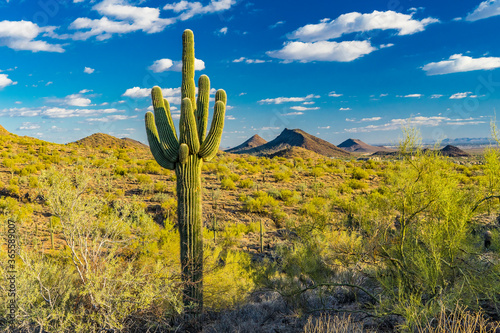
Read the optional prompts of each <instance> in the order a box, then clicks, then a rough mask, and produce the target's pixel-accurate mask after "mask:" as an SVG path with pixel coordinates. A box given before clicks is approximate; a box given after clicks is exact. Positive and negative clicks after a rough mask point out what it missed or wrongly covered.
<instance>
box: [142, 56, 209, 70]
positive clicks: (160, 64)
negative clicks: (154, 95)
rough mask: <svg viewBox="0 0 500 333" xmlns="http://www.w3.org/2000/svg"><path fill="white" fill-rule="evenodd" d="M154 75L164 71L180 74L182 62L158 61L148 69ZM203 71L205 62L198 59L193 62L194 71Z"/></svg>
mask: <svg viewBox="0 0 500 333" xmlns="http://www.w3.org/2000/svg"><path fill="white" fill-rule="evenodd" d="M148 68H149V69H150V70H152V71H153V72H155V73H161V72H166V71H172V72H180V71H182V60H179V61H174V60H171V59H167V58H165V59H159V60H156V61H155V62H154V63H153V64H152V65H151V66H149V67H148ZM204 69H205V62H204V61H203V60H200V59H195V60H194V70H195V71H201V70H204Z"/></svg>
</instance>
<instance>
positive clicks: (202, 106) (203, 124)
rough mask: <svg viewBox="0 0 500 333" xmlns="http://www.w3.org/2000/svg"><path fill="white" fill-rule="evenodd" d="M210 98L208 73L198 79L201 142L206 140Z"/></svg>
mask: <svg viewBox="0 0 500 333" xmlns="http://www.w3.org/2000/svg"><path fill="white" fill-rule="evenodd" d="M209 98H210V79H209V78H208V76H206V75H202V76H200V78H199V80H198V100H197V102H196V111H195V114H194V115H195V118H196V126H197V127H198V138H199V139H200V144H202V143H203V141H204V140H205V135H206V133H207V122H208V100H209Z"/></svg>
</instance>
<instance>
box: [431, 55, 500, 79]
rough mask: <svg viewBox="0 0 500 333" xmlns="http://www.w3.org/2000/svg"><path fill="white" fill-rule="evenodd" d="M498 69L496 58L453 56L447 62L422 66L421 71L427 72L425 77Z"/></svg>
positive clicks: (499, 60) (498, 60)
mask: <svg viewBox="0 0 500 333" xmlns="http://www.w3.org/2000/svg"><path fill="white" fill-rule="evenodd" d="M499 67H500V58H498V57H482V58H472V57H469V56H464V55H462V54H454V55H452V56H451V57H450V58H449V59H448V60H443V61H439V62H431V63H428V64H427V65H425V66H423V67H422V69H423V70H424V71H426V72H427V75H442V74H450V73H460V72H470V71H477V70H489V69H495V68H499Z"/></svg>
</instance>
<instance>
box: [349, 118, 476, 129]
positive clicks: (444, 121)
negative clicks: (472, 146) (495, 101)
mask: <svg viewBox="0 0 500 333" xmlns="http://www.w3.org/2000/svg"><path fill="white" fill-rule="evenodd" d="M483 123H486V122H484V121H478V120H477V119H474V118H468V119H450V118H447V117H441V116H434V117H423V116H419V117H414V118H410V119H392V120H391V121H389V122H388V123H385V124H382V125H368V126H364V127H356V128H350V129H345V131H346V132H348V133H366V132H375V131H393V130H399V129H401V127H403V126H408V125H411V126H424V127H435V126H443V125H454V126H464V125H477V124H483Z"/></svg>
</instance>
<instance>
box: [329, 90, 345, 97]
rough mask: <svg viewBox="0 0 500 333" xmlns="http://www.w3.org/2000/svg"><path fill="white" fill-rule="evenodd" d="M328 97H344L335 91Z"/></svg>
mask: <svg viewBox="0 0 500 333" xmlns="http://www.w3.org/2000/svg"><path fill="white" fill-rule="evenodd" d="M328 96H330V97H341V96H343V94H337V93H336V92H335V91H330V93H329V94H328Z"/></svg>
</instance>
